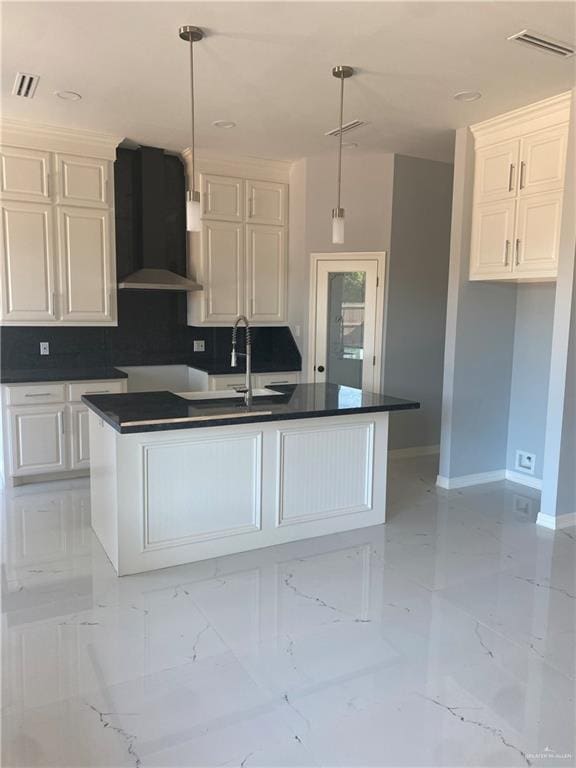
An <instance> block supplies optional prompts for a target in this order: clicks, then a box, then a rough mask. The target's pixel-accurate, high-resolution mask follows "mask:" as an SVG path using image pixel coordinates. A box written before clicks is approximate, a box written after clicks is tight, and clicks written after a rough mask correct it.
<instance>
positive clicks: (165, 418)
mask: <svg viewBox="0 0 576 768" xmlns="http://www.w3.org/2000/svg"><path fill="white" fill-rule="evenodd" d="M274 390H275V391H277V392H281V394H280V395H272V396H265V397H255V398H254V402H253V405H252V408H251V409H250V411H247V410H246V407H245V406H244V404H243V401H242V398H237V399H235V398H227V399H205V400H186V399H184V398H182V397H179V396H178V395H176V394H174V393H172V392H136V393H132V394H122V395H120V394H119V395H86V396H84V397H83V398H82V400H83V401H84V403H86V405H87V406H88V407H89V408H90V409H91V410H93V411H94V412H95V413H96V414H97V415H98V416H100V417H101V418H102V419H104V421H106V422H107V423H108V424H110V425H111V426H112V427H114V429H115V430H116V431H117V432H121V433H123V434H124V433H133V432H157V431H162V430H169V429H190V428H196V427H216V426H230V425H232V424H251V423H256V422H263V421H283V420H287V419H310V418H317V417H319V416H339V415H349V414H354V413H379V412H384V411H404V410H410V409H414V408H419V407H420V404H419V403H417V402H415V401H412V400H401V399H399V398H397V397H390V396H388V395H380V394H375V393H372V392H363V391H362V390H359V389H352V388H351V387H342V386H338V385H336V384H290V385H288V384H285V385H282V386H276V387H274ZM245 413H249V414H250V415H249V416H241V417H238V416H237V415H236V414H245ZM230 414H234V416H230ZM222 415H224V418H220V417H221V416H222ZM226 415H228V416H229V417H228V418H225V416H226ZM194 419H199V420H197V421H194Z"/></svg>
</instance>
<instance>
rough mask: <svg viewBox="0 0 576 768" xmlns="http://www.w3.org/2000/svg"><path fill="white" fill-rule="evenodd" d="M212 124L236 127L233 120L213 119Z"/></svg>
mask: <svg viewBox="0 0 576 768" xmlns="http://www.w3.org/2000/svg"><path fill="white" fill-rule="evenodd" d="M212 125H213V126H214V128H236V123H235V122H234V121H233V120H214V122H213V123H212Z"/></svg>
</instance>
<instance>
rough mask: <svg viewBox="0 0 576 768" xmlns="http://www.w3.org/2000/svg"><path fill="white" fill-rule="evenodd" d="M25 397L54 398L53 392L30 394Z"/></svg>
mask: <svg viewBox="0 0 576 768" xmlns="http://www.w3.org/2000/svg"><path fill="white" fill-rule="evenodd" d="M24 397H52V392H33V393H32V392H28V393H27V394H25V395H24Z"/></svg>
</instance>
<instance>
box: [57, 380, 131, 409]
mask: <svg viewBox="0 0 576 768" xmlns="http://www.w3.org/2000/svg"><path fill="white" fill-rule="evenodd" d="M120 392H124V382H123V381H113V380H112V381H75V382H74V383H72V384H68V400H69V401H70V402H72V403H78V402H80V400H81V398H82V395H113V394H117V393H120Z"/></svg>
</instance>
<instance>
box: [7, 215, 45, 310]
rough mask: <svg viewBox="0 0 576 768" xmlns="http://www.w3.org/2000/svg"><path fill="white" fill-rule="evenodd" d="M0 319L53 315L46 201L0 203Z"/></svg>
mask: <svg viewBox="0 0 576 768" xmlns="http://www.w3.org/2000/svg"><path fill="white" fill-rule="evenodd" d="M1 213H2V216H1V227H0V235H1V251H0V266H1V269H2V308H1V318H2V320H3V321H9V322H11V321H15V322H21V323H24V324H26V323H28V324H30V325H34V324H42V323H44V322H47V321H48V322H50V321H54V320H55V319H56V311H55V306H54V305H55V291H56V286H55V269H54V252H53V249H54V233H53V220H52V209H51V206H50V204H40V203H18V202H7V201H4V202H3V203H2V205H1Z"/></svg>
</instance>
